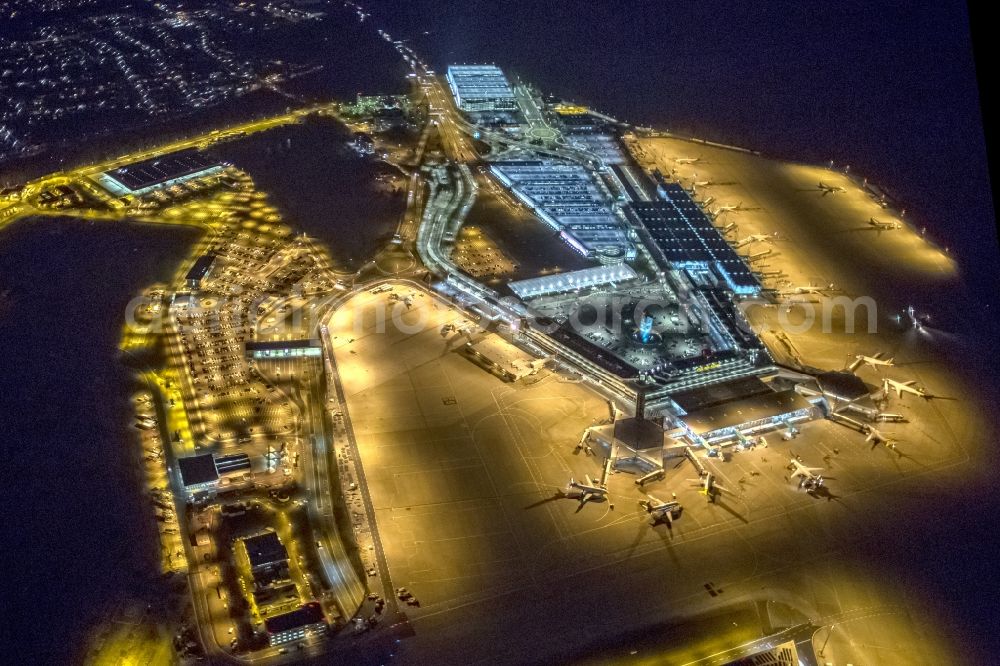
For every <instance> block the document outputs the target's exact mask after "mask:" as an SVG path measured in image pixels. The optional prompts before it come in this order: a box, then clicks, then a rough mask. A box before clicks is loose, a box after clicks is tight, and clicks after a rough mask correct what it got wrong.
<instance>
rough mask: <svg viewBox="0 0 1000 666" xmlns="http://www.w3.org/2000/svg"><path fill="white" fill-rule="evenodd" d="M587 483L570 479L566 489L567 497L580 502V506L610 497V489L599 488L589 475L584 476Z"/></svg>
mask: <svg viewBox="0 0 1000 666" xmlns="http://www.w3.org/2000/svg"><path fill="white" fill-rule="evenodd" d="M583 478H584V481H585V483H580V482H579V481H577V480H576V479H572V478H571V479H570V480H569V485H568V486H567V487H566V497H570V498H573V499H578V500H580V506H581V507H582V506H583V505H584V504H586V503H587V502H590V501H598V500H603V499H604V498H605V497H607V495H608V489H607V488H605V487H604V486H598V485H596V484H595V483H594V482H593V481H591V480H590V476H589V475H584V477H583Z"/></svg>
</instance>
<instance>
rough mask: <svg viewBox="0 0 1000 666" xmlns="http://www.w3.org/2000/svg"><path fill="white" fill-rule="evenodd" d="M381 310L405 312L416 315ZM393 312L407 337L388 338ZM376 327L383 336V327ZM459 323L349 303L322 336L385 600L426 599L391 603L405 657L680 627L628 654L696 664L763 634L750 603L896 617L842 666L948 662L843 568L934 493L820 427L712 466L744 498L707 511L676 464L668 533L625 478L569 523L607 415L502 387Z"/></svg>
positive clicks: (546, 384)
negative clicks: (825, 478)
mask: <svg viewBox="0 0 1000 666" xmlns="http://www.w3.org/2000/svg"><path fill="white" fill-rule="evenodd" d="M393 294H395V298H403V297H407V296H409V297H410V299H411V302H412V306H411V308H410V309H409V310H407V309H406V308H405V306H404V305H402V304H401V303H400V302H399V301H392V300H390V298H393V297H394V296H393ZM394 307H395V308H398V310H397V314H398V316H399V321H400V322H401V323H402V324H404V325H405V326H406V330H401V329H400V327H398V326H393V325H392V323H391V319H392V309H393V308H394ZM379 311H385V312H387V315H386V317H385V319H386V321H388V322H390V323H388V324H387V325H386V326H385V328H384V329H383V330H379V328H378V321H379V319H378V317H377V316H376V313H377V312H379ZM464 322H465V320H464V319H463V317H462V315H461V313H459V312H458V311H456V310H454V309H453V308H451V307H450V306H448V305H447V304H445V303H443V302H441V301H439V300H437V298H436V297H435V296H433V295H432V294H431V293H428V292H425V291H423V290H422V289H419V288H417V287H415V286H414V285H412V284H400V285H398V286H396V287H395V289H394V291H393V292H383V293H379V294H372V293H370V292H367V291H365V292H360V293H358V294H357V295H356V296H354V297H353V298H351V299H349V300H348V301H347V302H346V303H345V304H344V305H342V306H341V307H340V308H339V309H338V310H336V311H335V312H334V313H333V314H332V315H331V317H330V319H329V321H328V327H329V333H330V344H331V346H332V348H333V349H332V351H333V353H334V355H335V359H336V363H337V366H338V369H339V373H340V378H341V382H342V385H343V389H344V393H345V397H346V404H347V410H348V412H349V414H350V420H351V423H352V425H353V430H354V435H355V437H356V441H357V447H358V451H359V454H360V463H361V464H362V466H363V468H364V472H365V478H366V480H367V490H368V492H369V493H370V496H371V500H372V504H373V506H374V509H375V523H376V527H377V529H378V532H379V535H380V541H381V544H382V547H383V550H384V553H385V563H386V564H387V567H388V572H389V575H390V577H391V585H392V586H393V587H400V586H405V587H407V588H408V589H409V590H410V591H411V592H412V593H413V594H414V595H415V596H416V597H417V598H418V599H420V602H421V606H420V607H419V608H411V607H408V606H405V605H404V606H403V610H404V612H405V613H406V614H407V617H408V619H409V622H410V624H411V626H412V627H413V629H414V630H415V633H416V635H415V636H413V637H412V638H407V639H405V640H404V641H403V643H402V644H401V645H400V646H399V648H398V650H399V656H400V657H401V658H403V659H405V660H416V661H420V662H423V663H456V662H465V663H478V662H481V661H487V660H488V661H489V662H490V663H524V662H525V661H526V660H528V661H544V660H545V659H546V658H554V657H556V656H559V657H560V658H566V657H567V654H566V652H565V649H566V648H565V646H566V645H578V646H580V650H579V653H577V654H575V657H577V658H580V659H583V658H584V657H587V656H592V655H589V654H588V652H587V649H586V648H587V646H589V645H591V644H592V643H594V642H600V641H603V640H610V639H611V638H612V637H614V636H619V635H620V634H621V627H623V626H632V627H637V628H640V629H641V628H648V627H652V626H657V625H664V626H665V625H666V624H667V623H678V626H677V627H675V628H673V629H671V630H670V631H666V630H665V631H664V632H662V633H663V635H661V636H659V637H658V638H659V639H662V640H660V641H659V644H658V647H657V648H656V650H655V651H652V649H650V650H649V651H643V649H642V645H641V641H639V640H638V639H636V643H635V646H634V647H635V649H637V650H639V652H638V653H637V655H635V657H636V658H644V659H647V660H648V661H647V662H646V663H657V662H656V660H657V659H659V660H660V662H659V663H686V662H688V661H692V662H693V661H694V660H698V659H702V658H709V657H710V656H711V655H713V654H716V653H718V652H719V651H720V650H725V649H729V648H731V647H733V646H734V645H738V644H740V643H742V642H743V641H745V640H746V638H747V636H748V635H750V634H753V633H755V632H756V634H757V635H760V633H761V631H762V625H761V624H760V622H761V621H762V620H761V619H759V618H758V617H757V612H756V611H755V610H754V608H755V604H757V603H765V604H766V603H775V602H776V601H780V603H782V604H786V605H789V606H790V607H794V608H795V609H796V612H797V613H800V614H799V615H797V616H796V617H799V618H801V619H802V620H803V621H805V619H806V618H812V619H816V620H817V621H820V622H821V623H822V622H823V620H824V619H826V618H833V617H839V615H838V614H839V613H842V611H843V610H844V609H848V608H855V607H858V606H865V605H873V604H875V605H893V604H896V606H895V608H896V610H894V611H893V613H892V615H891V616H890V615H885V617H884V618H883V619H881V620H880V619H874V620H872V621H871V622H870V625H869V626H870V629H871V632H873V633H872V635H873V636H874V635H876V634H877V633H879V632H883V634H884V635H886V636H888V635H890V634H891V636H892V638H891V639H887V640H888V641H889V642H891V643H892V645H893V646H894V647H893V648H892V649H890V650H887V651H881V652H880V651H877V650H872V649H869V648H868V647H866V646H862V647H860V648H858V650H857V651H856V652H854V653H851V654H852V655H853V656H850V657H849V658H851V659H856V661H855V662H854V663H870V664H894V663H910V662H911V661H914V658H915V655H918V654H929V655H939V654H946V653H947V652H948V651H950V650H951V649H952V646H951V645H949V644H948V641H947V640H946V639H944V638H933V639H932V638H928V637H927V636H929V635H930V633H931V632H930V631H929V630H928V627H929V626H931V623H932V622H933V621H934V620H932V619H931V618H925V617H921V616H920V615H918V614H916V613H914V612H912V611H911V610H910V609H909V607H907V608H903V607H901V606H898V603H897V600H898V599H899V598H900V596H899V595H900V594H901V592H900V591H899V590H897V589H895V588H894V587H892V586H891V585H887V584H883V583H882V582H880V581H879V579H880V578H882V577H884V576H881V575H880V574H879V573H872V572H871V571H869V569H870V567H871V563H863V564H862V563H859V562H857V561H855V560H854V559H852V544H854V543H856V542H858V540H859V539H862V540H864V539H878V538H885V535H884V534H883V532H882V530H881V528H879V527H878V526H875V527H873V526H872V525H871V520H870V516H871V514H872V512H875V511H878V512H889V513H894V512H901V511H913V510H917V509H919V500H915V498H914V496H913V494H912V491H913V490H914V489H915V488H919V487H921V486H922V485H923V484H924V483H925V482H926V480H927V479H929V478H934V477H932V476H931V474H930V472H929V471H928V470H926V469H924V470H920V471H919V472H918V471H916V470H913V469H905V470H903V469H901V468H900V467H899V466H898V461H897V460H896V459H895V457H894V456H887V455H885V454H886V453H888V452H887V451H883V450H881V448H880V449H878V450H871V449H870V448H869V447H868V446H867V445H864V444H863V443H862V442H861V438H860V436H859V435H858V434H857V433H853V432H850V431H847V430H845V429H843V428H842V427H840V426H837V425H835V424H833V423H830V422H825V421H820V422H815V423H810V424H807V425H805V426H804V427H803V428H802V431H803V432H802V434H801V435H800V436H799V437H798V438H797V439H796V440H795V441H794V442H792V443H789V442H783V441H782V440H781V438H780V437H773V438H771V439H772V441H771V443H770V446H768V447H767V448H765V449H757V451H754V452H746V453H742V454H736V455H734V456H733V457H732V459H731V460H730V461H728V462H709V463H708V464H709V465H711V466H712V467H713V469H714V470H715V472H716V473H717V475H718V477H719V478H720V479H721V480H723V481H724V482H725V484H726V485H727V486H729V487H732V488H740V489H741V490H740V492H739V493H737V494H736V495H735V496H733V497H731V498H729V499H725V500H722V501H720V502H718V503H717V504H710V503H708V502H707V501H706V498H705V497H704V496H703V495H701V494H700V493H699V492H698V490H697V489H696V488H695V487H694V486H693V484H691V483H690V482H689V479H690V478H692V477H694V476H696V473H695V472H694V470H693V468H692V467H691V466H690V464H689V463H687V462H682V463H680V464H679V465H678V466H677V467H675V468H671V467H668V470H667V474H666V478H665V479H664V480H663V481H660V482H656V483H652V484H650V485H648V486H647V487H646V489H645V491H646V492H648V493H649V494H651V495H653V496H656V497H658V498H659V499H669V498H670V497H671V494H672V493H675V492H676V493H677V498H678V500H679V501H680V502H681V504H682V505H683V507H684V510H683V513H682V515H681V516H680V517H679V519H678V520H677V521H676V522H675V524H674V526H673V528H672V529H668V528H667V527H666V526H663V525H660V526H656V527H651V526H650V525H649V523H648V522H647V520H646V515H645V513H644V512H643V511H642V510H641V508H640V507H639V504H638V502H639V500H640V499H642V498H645V497H646V495H645V494H643V492H642V491H641V490H640V489H639V488H638V487H637V486H636V484H635V483H634V480H635V477H634V476H632V475H630V474H625V473H617V474H612V475H611V476H610V477H609V480H608V491H609V497H610V502H602V503H587V504H585V505H584V506H582V507H580V506H579V504H578V502H576V501H575V500H572V499H565V498H558V497H557V495H556V490H557V489H558V488H564V487H565V486H566V483H567V482H568V481H569V479H570V478H571V477H573V478H577V479H581V478H583V476H584V475H585V474H589V475H590V476H591V477H592V478H594V477H599V476H600V466H601V461H600V460H599V459H597V458H594V457H589V456H586V455H583V454H580V455H574V447H575V444H576V442H577V441H579V437H580V434H581V433H582V431H583V429H584V428H586V427H587V426H589V425H591V424H592V423H593V422H594V421H595V420H598V419H601V418H605V416H606V414H607V407H606V405H605V404H604V401H603V400H602V399H600V398H599V397H598V396H597V395H596V394H595V393H593V392H592V391H591V390H590V389H589V388H587V386H586V385H585V384H581V383H574V382H572V381H568V380H567V379H566V378H563V377H560V376H559V375H558V374H555V373H551V372H549V371H543V372H542V373H540V376H533V377H529V378H527V379H522V380H519V381H517V382H513V383H506V382H503V381H501V380H499V379H498V378H497V377H495V376H494V375H492V374H490V373H488V372H486V371H485V370H483V369H481V368H480V367H479V366H477V365H475V364H474V363H472V362H471V361H470V360H468V359H467V358H465V357H464V356H462V355H461V354H459V353H457V352H456V351H455V349H456V348H457V347H459V346H461V345H463V344H464V343H465V341H466V338H465V337H463V336H461V335H459V336H457V337H455V338H454V339H453V338H452V335H451V334H446V335H444V336H442V334H441V327H442V326H444V325H445V324H449V323H451V324H456V325H459V326H460V325H462V324H463V323H464ZM479 335H480V334H474V335H473V338H472V339H473V340H474V341H477V342H478V340H479ZM490 335H491V336H493V334H490ZM493 337H496V336H493ZM504 345H506V346H508V347H509V345H507V343H504V342H503V341H502V340H500V339H499V338H497V339H496V340H491V343H490V344H489V345H484V346H483V347H482V348H483V350H484V353H485V352H486V351H489V352H490V353H493V354H495V355H497V356H499V355H500V352H501V351H503V349H502V348H503V346H504ZM518 353H520V352H518V351H516V350H513V351H511V352H510V354H509V356H516V355H517V354H518ZM504 356H505V357H507V356H508V354H506V353H505V354H504ZM792 451H794V452H795V453H798V454H801V455H803V456H805V459H806V460H807V461H808V462H812V461H813V460H815V462H816V464H824V463H823V460H822V458H823V457H824V456H827V457H828V458H829V461H830V462H829V465H831V468H832V469H833V470H834V471H831V475H832V476H835V477H836V481H831V482H830V484H831V488H832V491H831V492H832V493H835V495H836V497H835V498H830V500H827V499H816V498H813V497H810V496H808V495H806V494H805V493H802V492H799V491H797V490H796V489H795V486H794V484H792V483H789V482H788V480H787V475H788V471H787V470H786V469H785V468H784V466H785V465H786V464H787V463H788V457H789V456H790V455H791V452H792ZM914 453H916V452H914ZM960 455H961V451H960V449H959V450H956V448H955V446H954V443H953V442H945V443H944V446H943V447H942V448H941V449H940V450H939V451H936V452H934V453H933V454H932V455H930V456H928V457H927V458H926V459H925V460H924V461H923V462H924V464H925V465H927V466H928V467H929V468H931V469H936V468H938V467H941V466H947V465H949V464H952V463H953V461H954V460H955V458H956V456H960ZM950 481H952V482H955V479H950ZM960 490H961V489H960V488H959V487H958V486H957V485H956V486H955V487H947V488H946V489H942V492H960ZM612 505H613V506H612ZM876 567H877V563H876ZM706 586H709V587H706ZM717 590H722V591H723V592H722V593H719V592H718V591H717ZM713 592H714V594H713ZM733 617H738V618H739V619H737V620H733V619H732V618H733ZM748 618H749V619H748ZM889 618H891V621H890V619H889ZM733 621H736V622H737V624H740V623H744V622H753V623H754V626H753V627H752V628H750V629H748V628H747V627H746V626H742V625H741V626H739V627H733V626H732V622H733ZM829 621H832V620H829ZM685 627H687V629H685ZM695 627H697V629H698V630H697V631H695V630H694V629H695ZM553 636H559V640H558V641H553V640H552V637H553ZM866 636H867V635H866ZM692 637H696V638H692ZM692 641H693V644H692ZM498 645H502V646H504V647H503V650H500V651H498V650H497V649H496V646H498ZM831 646H833V643H831ZM630 647H632V646H629V645H625V644H623V645H622V649H623V650H624V652H623V653H622V656H624V655H628V654H629V648H630ZM839 650H840V652H839V654H840V655H847V654H848V652H847V648H845V647H844V646H841V647H840V648H839ZM942 651H944V652H942ZM664 655H669V657H665V656H664ZM664 659H666V662H664V661H663V660H664ZM677 660H679V661H677ZM838 663H839V661H838Z"/></svg>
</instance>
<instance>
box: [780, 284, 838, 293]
mask: <svg viewBox="0 0 1000 666" xmlns="http://www.w3.org/2000/svg"><path fill="white" fill-rule="evenodd" d="M833 288H834V287H833V283H830V284H828V285H827V286H826V287H814V286H812V285H809V286H807V287H795V288H794V289H786V290H784V291H781V292H779V293H780V294H782V295H793V294H820V295H825V293H826V292H827V291H830V290H831V289H833Z"/></svg>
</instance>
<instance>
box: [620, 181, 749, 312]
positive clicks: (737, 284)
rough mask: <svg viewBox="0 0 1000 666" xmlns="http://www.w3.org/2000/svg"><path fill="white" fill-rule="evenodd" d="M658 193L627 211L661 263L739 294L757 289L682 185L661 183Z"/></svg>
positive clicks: (742, 264) (720, 235)
mask: <svg viewBox="0 0 1000 666" xmlns="http://www.w3.org/2000/svg"><path fill="white" fill-rule="evenodd" d="M657 192H658V193H659V194H660V196H661V197H662V198H661V199H660V200H657V201H636V202H633V203H632V204H631V205H630V206H629V208H628V210H629V211H630V212H631V215H632V216H633V217H634V219H635V221H636V222H637V223H638V224H640V225H641V226H642V227H643V228H644V229H645V230H646V231H647V232H648V233H649V235H650V236H651V238H652V240H653V243H654V245H655V250H657V251H658V252H659V253H660V257H661V258H662V260H663V261H664V262H666V263H667V264H668V265H670V266H672V267H674V268H679V269H682V270H685V271H687V272H688V273H689V274H691V276H692V278H693V279H694V280H695V281H701V279H703V278H706V277H707V278H708V279H709V281H711V278H712V277H714V278H716V279H717V280H720V281H722V282H723V283H724V284H725V286H726V287H728V288H729V289H730V290H732V291H733V293H735V294H738V295H740V296H752V295H755V294H757V293H759V292H760V282H758V280H757V278H756V277H755V276H754V274H753V273H752V272H751V271H750V268H749V267H748V266H747V264H746V262H745V261H744V260H743V258H742V257H740V256H739V255H738V254H737V253H736V251H735V250H734V249H733V248H732V246H731V245H730V244H729V243H728V242H727V241H726V239H724V238H723V237H722V234H720V233H719V230H718V229H716V227H715V225H713V224H712V222H711V220H709V219H708V216H707V215H706V214H705V211H703V210H702V208H701V206H699V205H698V204H697V203H695V201H694V200H693V199H691V196H690V195H689V194H688V193H687V191H686V190H685V189H684V188H683V187H681V186H680V185H679V184H678V183H666V182H661V183H659V186H658V187H657ZM706 272H707V273H708V274H710V275H706V274H705V273H706ZM699 273H701V274H702V275H699Z"/></svg>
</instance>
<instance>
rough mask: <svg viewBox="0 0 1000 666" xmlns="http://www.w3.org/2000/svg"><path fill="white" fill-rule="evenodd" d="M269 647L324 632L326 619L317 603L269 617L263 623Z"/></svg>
mask: <svg viewBox="0 0 1000 666" xmlns="http://www.w3.org/2000/svg"><path fill="white" fill-rule="evenodd" d="M264 628H265V630H266V631H267V639H268V642H269V643H270V644H271V645H281V644H283V643H291V642H293V641H297V640H301V639H303V638H305V637H306V636H308V635H310V634H318V633H321V632H323V631H326V628H327V625H326V618H325V617H324V616H323V608H322V607H321V606H320V605H319V602H318V601H311V602H309V603H307V604H305V605H303V606H300V607H299V608H296V609H295V610H293V611H289V612H288V613H282V614H280V615H275V616H273V617H269V618H268V619H267V620H266V621H265V622H264Z"/></svg>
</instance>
